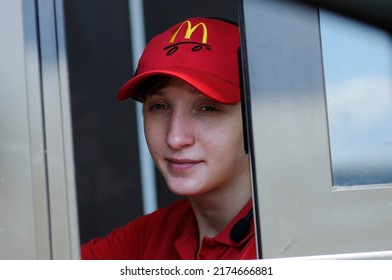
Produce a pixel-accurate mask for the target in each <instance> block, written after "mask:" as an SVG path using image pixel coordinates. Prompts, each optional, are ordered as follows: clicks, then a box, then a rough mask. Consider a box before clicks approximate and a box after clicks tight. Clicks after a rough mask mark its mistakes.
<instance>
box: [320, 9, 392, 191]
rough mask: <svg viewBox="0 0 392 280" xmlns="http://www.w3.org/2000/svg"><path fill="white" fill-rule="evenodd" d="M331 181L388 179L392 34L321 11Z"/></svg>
mask: <svg viewBox="0 0 392 280" xmlns="http://www.w3.org/2000/svg"><path fill="white" fill-rule="evenodd" d="M320 29H321V41H322V52H323V63H324V72H325V87H326V98H327V109H328V121H329V133H330V145H331V156H332V170H333V182H334V185H335V186H336V185H338V186H352V185H368V184H386V183H392V38H391V36H390V35H388V34H387V33H386V32H384V31H382V30H379V29H376V28H374V27H370V26H367V25H365V24H362V23H358V22H356V21H352V20H350V19H347V18H344V17H341V16H338V15H335V14H332V13H330V12H327V11H320Z"/></svg>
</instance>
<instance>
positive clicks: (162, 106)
mask: <svg viewBox="0 0 392 280" xmlns="http://www.w3.org/2000/svg"><path fill="white" fill-rule="evenodd" d="M150 109H151V110H167V109H168V107H167V106H166V105H165V104H161V103H158V104H154V105H152V106H151V107H150Z"/></svg>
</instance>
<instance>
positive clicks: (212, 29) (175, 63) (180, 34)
mask: <svg viewBox="0 0 392 280" xmlns="http://www.w3.org/2000/svg"><path fill="white" fill-rule="evenodd" d="M239 47H240V38H239V28H238V26H236V25H234V24H232V23H229V22H226V21H224V20H220V19H214V18H203V17H195V18H190V19H187V20H185V21H183V22H180V23H178V24H176V25H174V26H173V27H171V28H169V29H168V30H167V31H165V32H163V33H161V34H159V35H157V36H155V37H154V38H153V39H152V40H151V41H150V42H149V43H148V44H147V46H146V48H145V49H144V51H143V54H142V55H141V57H140V59H139V63H138V67H137V71H136V74H135V75H134V77H132V78H131V79H130V80H129V81H128V82H126V83H125V84H124V85H123V86H122V88H121V89H120V90H119V92H118V94H117V99H119V100H124V99H126V98H128V97H134V96H135V95H136V94H137V91H138V87H139V86H140V84H141V83H143V81H144V80H145V79H146V78H147V77H149V76H153V75H168V76H171V77H175V78H178V79H181V80H183V81H185V82H187V83H188V84H190V85H191V86H193V87H194V88H196V89H197V90H199V91H200V92H201V93H203V94H205V95H206V96H208V97H209V98H211V99H214V100H216V101H218V102H221V103H225V104H234V103H237V102H239V101H240V99H241V94H240V81H239V67H238V50H239Z"/></svg>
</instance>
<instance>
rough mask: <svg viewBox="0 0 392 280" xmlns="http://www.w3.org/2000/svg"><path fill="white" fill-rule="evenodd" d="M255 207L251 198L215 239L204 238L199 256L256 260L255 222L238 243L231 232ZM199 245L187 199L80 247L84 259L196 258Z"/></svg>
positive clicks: (196, 229)
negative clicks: (231, 237) (231, 236)
mask: <svg viewBox="0 0 392 280" xmlns="http://www.w3.org/2000/svg"><path fill="white" fill-rule="evenodd" d="M251 207H252V202H251V201H249V202H248V203H247V204H246V205H245V206H244V208H243V209H242V210H241V211H240V212H239V213H238V214H237V216H236V217H235V218H234V219H233V220H232V221H231V222H230V224H229V225H228V226H227V227H226V228H225V229H224V230H223V231H222V232H220V233H219V234H218V235H216V236H215V237H213V238H210V237H204V238H203V244H202V247H201V250H200V253H199V256H198V259H202V260H218V259H222V260H223V259H227V260H229V259H232V260H236V259H238V260H239V259H255V258H256V245H255V240H254V225H253V223H251V226H250V229H249V231H248V233H247V235H246V236H245V238H244V239H243V240H242V241H240V242H238V243H235V242H233V241H231V239H230V237H229V234H230V230H231V228H232V227H233V225H234V224H235V223H236V222H237V221H238V220H240V219H241V218H243V217H245V216H246V214H247V213H248V212H249V211H250V209H251ZM198 244H199V235H198V227H197V223H196V218H195V215H194V213H193V210H192V207H191V206H190V203H189V200H188V199H183V200H179V201H176V202H174V203H172V204H171V205H169V206H168V207H167V208H163V209H159V210H157V211H155V212H153V213H151V214H149V215H146V216H142V217H140V218H137V219H136V220H134V221H132V222H130V223H128V224H127V225H125V226H123V227H120V228H117V229H115V230H113V231H112V232H111V233H110V234H109V235H108V236H106V237H104V238H96V239H93V240H91V241H89V242H87V243H86V244H84V245H82V247H81V257H82V259H103V260H109V259H117V260H125V259H134V260H135V259H142V260H153V259H160V260H171V259H174V260H178V259H184V260H186V259H195V258H196V254H197V250H198Z"/></svg>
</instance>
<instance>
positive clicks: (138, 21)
mask: <svg viewBox="0 0 392 280" xmlns="http://www.w3.org/2000/svg"><path fill="white" fill-rule="evenodd" d="M128 5H129V24H130V31H131V46H132V61H133V69H137V62H138V60H139V57H140V55H141V54H142V52H143V49H144V46H145V43H146V39H145V30H144V10H143V0H128ZM142 109H143V108H142V104H140V103H139V102H138V103H137V104H136V120H137V136H138V143H139V162H140V175H141V184H142V186H141V188H142V200H143V212H144V214H148V213H150V212H153V211H154V210H156V209H157V208H158V199H157V186H156V179H155V167H154V163H153V161H152V158H151V155H150V152H149V150H148V147H147V144H146V141H145V137H144V129H143V112H142Z"/></svg>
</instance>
